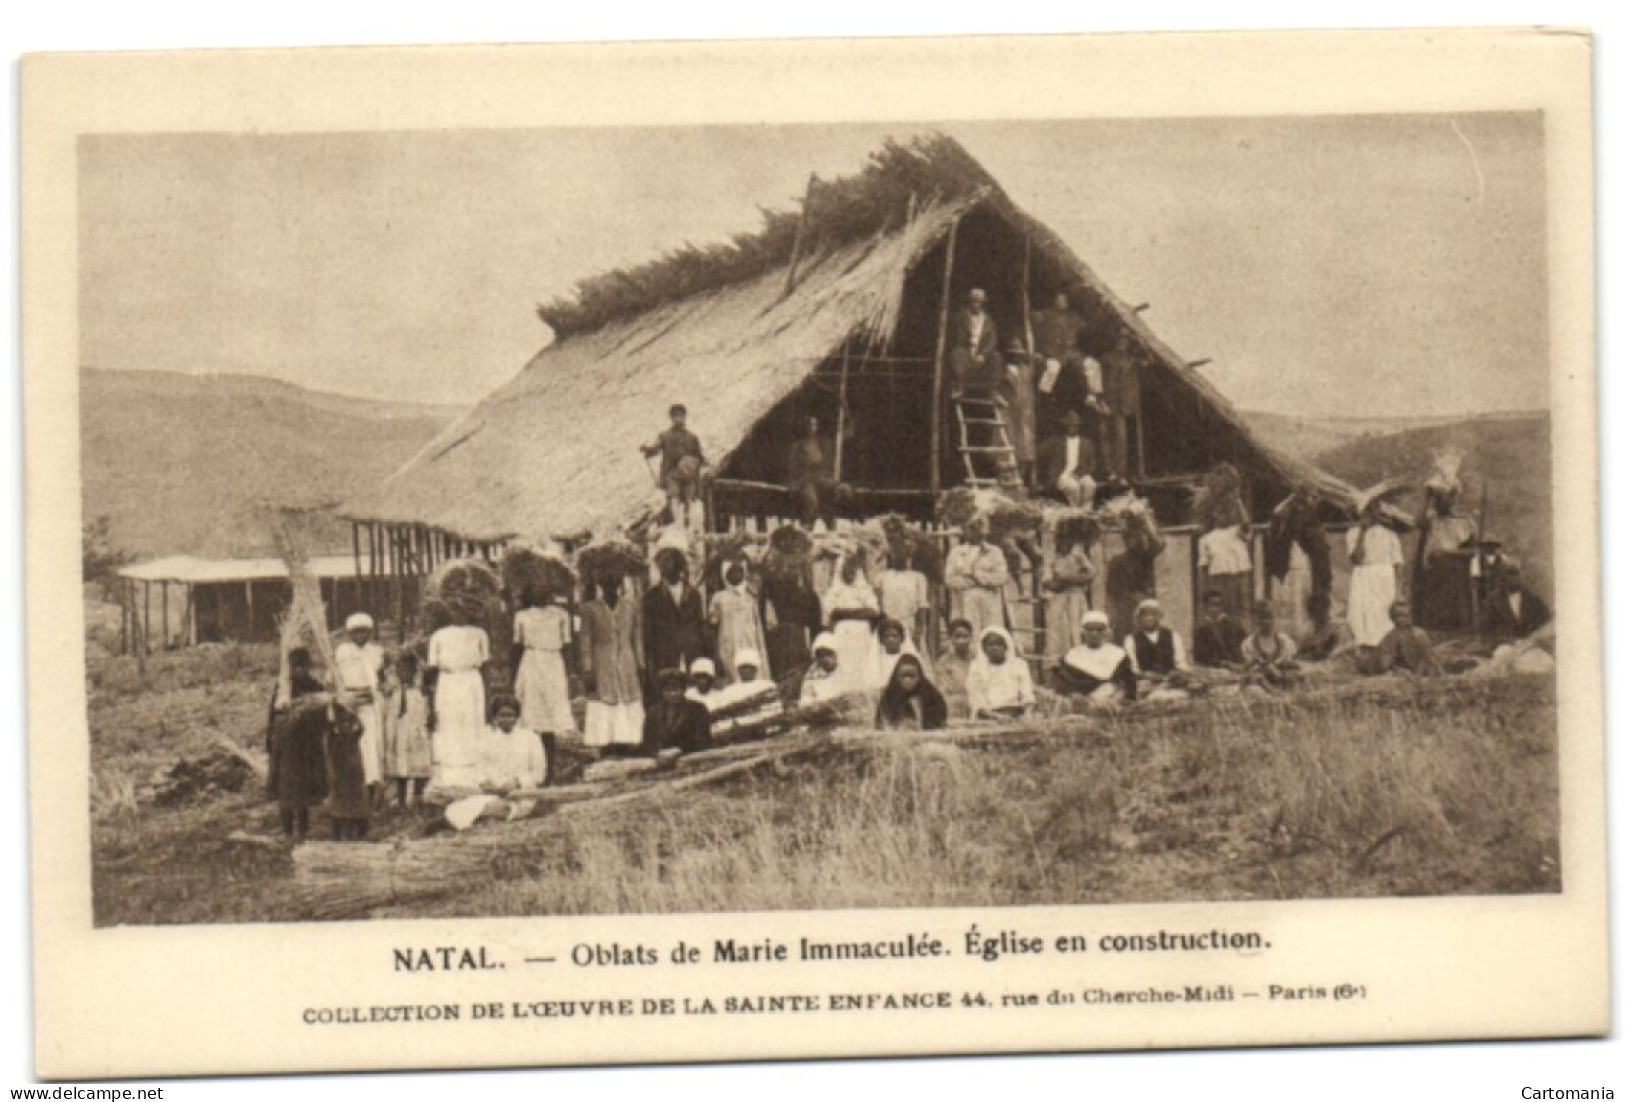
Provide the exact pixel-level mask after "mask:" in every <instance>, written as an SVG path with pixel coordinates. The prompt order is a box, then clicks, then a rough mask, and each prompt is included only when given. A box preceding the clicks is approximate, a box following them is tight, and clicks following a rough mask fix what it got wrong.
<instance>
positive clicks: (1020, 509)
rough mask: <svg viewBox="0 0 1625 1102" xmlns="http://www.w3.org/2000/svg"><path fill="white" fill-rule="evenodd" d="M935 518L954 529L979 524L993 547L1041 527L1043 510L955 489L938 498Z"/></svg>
mask: <svg viewBox="0 0 1625 1102" xmlns="http://www.w3.org/2000/svg"><path fill="white" fill-rule="evenodd" d="M937 517H938V519H940V520H942V521H943V522H944V523H946V524H951V525H953V526H954V527H955V528H963V527H964V526H965V525H967V524H969V523H970V522H971V521H973V520H981V521H983V522H985V523H986V524H987V534H988V538H989V539H990V540H992V541H993V542H994V543H998V542H1000V541H1001V540H1003V539H1004V538H1006V537H1007V536H1025V535H1031V534H1032V533H1033V532H1036V531H1038V530H1039V529H1040V528H1042V527H1043V526H1044V509H1043V507H1042V506H1040V505H1039V504H1038V503H1037V502H1034V501H1019V500H1017V499H1015V498H1013V497H1010V496H1008V495H1006V494H1002V493H1000V492H998V491H997V490H989V489H982V488H972V487H969V486H955V487H954V488H953V489H951V490H948V491H947V492H945V493H944V494H943V495H942V496H941V497H939V498H938V499H937Z"/></svg>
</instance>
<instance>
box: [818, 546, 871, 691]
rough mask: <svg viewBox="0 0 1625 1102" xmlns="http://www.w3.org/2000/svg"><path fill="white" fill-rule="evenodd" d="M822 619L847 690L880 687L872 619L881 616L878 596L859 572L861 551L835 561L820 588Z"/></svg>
mask: <svg viewBox="0 0 1625 1102" xmlns="http://www.w3.org/2000/svg"><path fill="white" fill-rule="evenodd" d="M823 601H824V619H825V622H826V623H827V624H828V625H829V634H830V636H831V637H832V638H833V639H834V642H835V648H836V651H837V653H838V654H839V655H840V663H839V670H840V676H841V680H842V681H843V682H844V683H845V688H846V689H847V690H848V691H859V692H873V691H875V690H877V689H879V688H880V645H879V642H878V641H877V640H876V639H875V623H876V622H877V621H878V620H880V619H881V613H880V598H879V596H878V595H877V594H876V593H875V591H874V587H873V586H871V585H870V584H869V579H868V578H867V577H865V576H864V572H863V555H862V553H861V552H855V551H854V552H851V553H849V554H847V555H844V556H842V558H841V560H840V561H839V562H838V563H836V565H835V576H834V577H833V578H831V579H830V583H829V588H828V589H826V590H824V598H823Z"/></svg>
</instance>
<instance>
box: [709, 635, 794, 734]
mask: <svg viewBox="0 0 1625 1102" xmlns="http://www.w3.org/2000/svg"><path fill="white" fill-rule="evenodd" d="M734 660H735V662H736V669H737V670H738V677H737V678H735V680H734V683H733V684H732V685H728V686H726V687H725V688H721V689H718V690H717V691H716V692H714V693H712V694H710V697H709V698H708V699H707V700H706V702H705V703H706V707H707V708H708V709H709V711H710V714H711V718H712V734H722V733H724V732H727V731H734V730H737V729H739V728H752V729H756V728H762V727H764V726H766V725H768V724H771V723H773V721H774V720H777V719H778V718H779V717H780V716H782V715H784V702H783V701H782V700H780V699H779V687H778V686H777V685H775V684H774V683H773V682H771V681H769V680H767V679H766V678H765V677H762V676H761V675H760V672H759V671H760V670H761V667H762V659H761V656H760V655H759V654H757V653H756V652H755V651H753V650H750V649H746V650H742V651H740V652H739V653H738V654H736V655H735V656H734Z"/></svg>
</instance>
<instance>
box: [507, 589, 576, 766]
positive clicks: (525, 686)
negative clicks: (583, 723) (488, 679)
mask: <svg viewBox="0 0 1625 1102" xmlns="http://www.w3.org/2000/svg"><path fill="white" fill-rule="evenodd" d="M521 604H523V605H524V608H523V609H522V610H521V611H520V613H519V615H517V616H515V617H514V618H513V641H514V645H515V646H518V647H522V648H524V654H523V656H522V657H521V658H520V659H519V671H518V673H516V674H515V675H514V681H513V687H514V695H515V696H517V697H518V698H519V709H520V716H521V718H522V719H523V722H524V725H525V726H526V727H527V728H529V729H530V730H532V731H539V732H545V733H547V734H551V735H574V734H575V729H576V722H575V716H574V715H572V714H571V712H570V682H569V679H568V677H566V676H565V671H564V648H565V647H567V646H569V645H570V614H569V613H568V612H566V611H564V609H562V608H560V607H559V606H558V605H556V604H554V603H553V602H552V600H551V599H550V597H549V595H548V594H547V593H545V592H543V591H542V590H540V589H536V588H527V589H526V590H525V593H524V596H523V598H522V599H521Z"/></svg>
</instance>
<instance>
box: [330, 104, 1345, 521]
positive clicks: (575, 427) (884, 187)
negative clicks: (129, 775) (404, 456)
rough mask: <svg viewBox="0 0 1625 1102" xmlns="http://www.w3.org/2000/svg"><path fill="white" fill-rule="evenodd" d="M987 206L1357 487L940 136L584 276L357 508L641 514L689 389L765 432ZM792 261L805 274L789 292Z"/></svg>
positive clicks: (733, 441) (1324, 480) (708, 424)
mask: <svg viewBox="0 0 1625 1102" xmlns="http://www.w3.org/2000/svg"><path fill="white" fill-rule="evenodd" d="M984 204H987V205H990V206H991V207H992V208H993V210H994V211H995V212H996V213H997V214H998V215H1000V216H1001V217H1002V218H1003V219H1004V220H1005V221H1006V222H1008V223H1009V224H1010V226H1011V228H1012V231H1013V232H1016V233H1025V234H1026V235H1028V237H1029V239H1030V240H1031V242H1032V247H1033V250H1034V253H1035V255H1036V254H1043V255H1044V257H1045V258H1047V260H1048V261H1049V262H1050V264H1051V265H1053V266H1055V267H1057V268H1060V269H1063V270H1065V271H1067V272H1068V273H1069V274H1070V277H1071V278H1072V279H1073V280H1075V281H1076V282H1077V283H1078V284H1081V285H1083V286H1084V287H1087V288H1088V289H1090V291H1091V292H1093V293H1094V294H1096V295H1097V296H1098V297H1099V298H1100V299H1101V301H1102V302H1103V303H1104V304H1106V305H1107V306H1108V307H1109V308H1110V309H1111V310H1112V312H1114V313H1115V314H1116V315H1117V316H1118V318H1120V319H1121V321H1122V322H1123V323H1124V324H1125V325H1127V326H1129V327H1130V328H1131V329H1132V330H1133V332H1134V333H1135V334H1136V335H1137V336H1138V337H1139V338H1140V340H1141V341H1142V342H1143V344H1144V345H1145V347H1146V349H1147V350H1148V351H1149V352H1150V354H1151V355H1152V357H1153V358H1154V359H1155V361H1156V363H1155V365H1154V366H1156V367H1160V368H1162V369H1163V370H1164V371H1166V372H1167V373H1169V375H1170V377H1171V378H1173V379H1175V380H1176V381H1177V384H1178V385H1180V386H1184V387H1187V388H1189V390H1190V391H1192V392H1193V394H1194V396H1195V397H1196V398H1198V399H1199V401H1200V402H1201V404H1202V405H1203V407H1204V408H1205V409H1208V410H1211V412H1212V414H1213V416H1214V420H1215V422H1216V423H1217V426H1218V427H1220V428H1222V429H1225V430H1229V431H1233V432H1236V433H1239V434H1241V435H1242V436H1244V437H1245V439H1246V442H1247V444H1248V446H1249V447H1250V448H1251V449H1253V450H1254V451H1255V452H1256V453H1258V454H1259V456H1260V458H1261V459H1262V461H1263V462H1264V463H1265V464H1267V465H1268V466H1269V467H1271V468H1272V469H1273V470H1274V471H1276V472H1277V473H1279V474H1280V476H1281V478H1282V479H1283V481H1288V482H1294V481H1305V480H1307V481H1310V482H1313V483H1315V484H1316V485H1319V486H1321V488H1322V489H1323V491H1324V492H1326V493H1327V494H1329V495H1330V496H1331V497H1333V498H1334V499H1337V500H1345V499H1346V497H1347V493H1348V488H1347V487H1346V486H1343V485H1342V484H1341V483H1340V482H1337V480H1335V479H1331V478H1330V476H1327V475H1325V474H1323V473H1322V472H1320V471H1318V470H1316V469H1315V468H1313V467H1312V466H1310V465H1308V464H1305V463H1302V462H1300V461H1297V460H1294V459H1292V458H1290V457H1288V456H1286V455H1284V454H1282V453H1279V452H1276V451H1274V450H1273V449H1270V448H1268V447H1266V446H1265V445H1264V444H1262V443H1261V442H1260V441H1259V440H1258V439H1257V438H1256V437H1254V436H1253V435H1252V434H1251V432H1250V431H1249V430H1248V429H1247V428H1246V426H1245V424H1243V422H1242V420H1241V418H1240V416H1239V414H1237V412H1236V411H1235V410H1234V408H1233V407H1231V405H1230V404H1229V402H1228V401H1226V400H1225V399H1224V397H1223V396H1222V395H1220V394H1219V392H1218V391H1217V390H1216V389H1215V388H1214V387H1213V386H1212V385H1211V384H1210V383H1209V382H1207V381H1206V380H1205V379H1202V378H1201V377H1200V376H1199V375H1198V374H1197V373H1196V372H1195V371H1193V370H1190V369H1189V368H1187V367H1186V366H1185V362H1184V361H1183V360H1182V359H1181V358H1180V357H1179V356H1177V355H1176V354H1175V353H1174V352H1173V351H1172V350H1171V349H1169V348H1168V347H1167V346H1166V345H1164V344H1162V342H1161V341H1159V340H1158V339H1157V338H1156V336H1155V335H1154V334H1153V333H1151V331H1150V330H1149V329H1148V328H1146V326H1145V325H1144V323H1143V322H1142V321H1141V319H1140V318H1139V316H1138V315H1137V314H1136V313H1135V312H1134V311H1133V310H1132V309H1130V308H1129V307H1128V305H1127V304H1126V303H1124V302H1123V301H1122V300H1120V299H1118V298H1117V297H1116V296H1115V295H1113V294H1112V292H1111V291H1110V290H1109V289H1108V288H1107V287H1106V286H1105V285H1104V284H1103V283H1101V281H1100V280H1099V278H1098V277H1096V276H1095V274H1094V273H1093V272H1092V271H1091V270H1090V269H1089V268H1088V266H1087V265H1085V264H1084V263H1083V262H1082V261H1081V260H1079V259H1078V257H1077V256H1076V255H1075V254H1074V253H1073V252H1072V251H1071V249H1069V248H1068V247H1067V246H1066V244H1065V243H1064V242H1062V241H1061V240H1060V239H1059V238H1058V237H1056V236H1055V234H1054V233H1052V232H1051V231H1050V230H1049V229H1048V228H1047V227H1045V226H1043V225H1042V224H1040V223H1039V222H1037V221H1036V220H1034V219H1032V218H1030V217H1029V216H1028V215H1027V214H1026V213H1025V212H1023V211H1021V210H1020V209H1019V208H1018V207H1017V206H1016V205H1015V204H1014V203H1013V202H1011V200H1010V199H1009V197H1008V196H1007V195H1005V194H1004V192H1003V190H1002V189H1001V188H1000V187H999V186H998V184H997V182H996V181H994V180H993V178H992V177H991V176H989V175H988V174H987V172H986V170H984V169H983V168H982V167H981V165H980V164H978V163H977V162H976V160H975V159H974V158H972V157H971V156H970V154H969V153H967V152H966V151H965V150H964V148H963V147H961V146H960V145H959V144H958V143H957V142H955V141H953V140H952V139H950V138H946V137H942V136H933V137H930V138H925V139H921V140H918V141H915V142H914V143H911V144H909V145H901V144H898V143H895V142H888V143H887V145H886V146H885V147H884V148H883V149H881V150H880V151H879V152H877V153H876V154H874V155H873V156H872V158H871V161H870V164H869V166H868V167H867V168H866V169H865V170H864V171H863V172H862V173H860V174H858V175H857V176H854V177H850V178H846V179H842V180H837V181H832V182H828V183H822V184H819V185H818V186H817V187H816V188H814V189H812V190H811V192H810V200H809V210H810V217H809V218H808V220H807V224H808V225H809V226H812V227H814V229H812V230H811V231H810V232H809V233H808V234H807V236H808V237H810V238H811V240H802V241H801V242H800V243H799V251H798V244H797V242H796V223H797V221H798V219H797V218H796V217H795V216H792V215H783V214H768V215H766V225H765V226H764V228H763V229H762V231H761V232H760V233H758V234H755V235H751V236H745V237H737V238H735V239H734V241H733V242H732V243H731V244H729V245H725V246H718V247H715V248H711V249H698V248H692V247H690V248H685V249H683V250H681V251H679V252H676V253H672V254H668V255H667V256H665V257H662V258H660V259H658V260H656V261H654V262H652V263H650V264H646V265H644V266H642V267H640V268H635V269H631V270H629V271H624V272H616V273H610V274H607V275H602V276H596V277H593V278H591V279H588V280H585V281H583V282H582V283H581V284H580V285H579V286H578V288H577V292H576V295H575V296H574V297H573V298H571V299H569V300H565V301H558V302H553V303H549V304H545V305H543V306H541V307H540V308H539V310H538V312H539V313H540V314H541V316H542V318H543V319H544V320H545V321H547V322H548V324H549V325H551V326H552V327H553V329H554V331H555V333H556V340H555V341H554V343H553V344H551V345H549V346H548V347H546V348H544V349H543V350H542V351H541V352H540V353H539V354H538V355H537V356H536V357H535V358H534V359H533V360H531V362H530V363H529V364H528V365H527V366H526V367H525V369H524V370H523V371H521V372H520V373H519V374H518V376H516V377H515V378H514V379H513V380H512V381H511V382H509V383H508V384H506V385H505V386H502V387H500V388H498V389H497V390H496V391H494V392H493V393H492V394H491V395H490V396H489V397H487V398H486V399H485V400H484V401H482V402H481V403H480V404H479V405H478V406H477V407H475V408H474V409H473V410H472V411H471V412H470V413H469V414H467V415H466V416H465V417H463V418H462V419H461V420H459V421H457V422H456V423H454V424H453V425H452V426H450V427H449V428H448V429H446V430H445V431H444V432H443V433H441V434H440V436H439V437H437V438H436V439H435V440H434V441H432V442H431V443H430V444H429V446H428V447H426V448H424V449H423V451H422V452H420V453H419V454H418V455H417V456H416V457H414V458H413V459H412V460H411V461H410V462H408V463H407V464H406V465H405V466H404V467H402V468H401V469H400V470H399V471H398V472H396V474H394V475H393V476H392V477H391V478H390V479H388V481H386V482H385V483H384V485H383V486H382V487H381V488H380V489H379V490H378V491H377V492H376V493H374V494H371V495H367V496H365V497H363V498H361V499H359V500H357V501H354V502H351V503H349V505H347V506H346V508H345V510H344V512H345V514H346V515H348V516H350V517H352V518H355V519H360V520H371V521H382V522H386V523H413V524H424V525H428V526H430V527H434V528H440V529H443V530H445V531H448V532H452V533H455V534H457V535H459V536H462V537H465V538H471V539H499V538H505V537H512V536H525V537H532V538H538V537H544V536H553V537H558V538H562V537H570V536H575V535H578V534H582V533H588V532H600V533H601V532H604V531H606V530H608V529H611V528H614V527H617V526H621V525H625V524H628V523H631V522H633V521H635V520H637V519H639V518H640V517H642V516H645V515H647V514H648V513H649V512H651V511H652V510H654V509H658V508H659V507H660V505H661V504H662V503H663V499H662V495H661V494H660V493H659V492H658V490H657V489H656V487H655V485H654V478H653V475H652V473H651V469H650V466H649V465H647V464H646V463H645V461H644V460H643V459H642V457H641V456H640V454H639V452H638V445H639V444H642V443H644V442H647V441H649V440H651V439H652V438H653V436H654V435H655V433H656V432H658V431H659V430H660V429H661V428H662V427H664V425H665V423H666V409H667V406H668V405H670V404H671V402H673V401H685V402H687V404H688V405H689V406H690V407H691V409H693V411H694V417H693V421H692V426H691V427H692V428H693V429H694V430H695V431H696V432H697V433H698V434H699V436H700V438H701V440H702V441H703V442H704V444H705V446H706V448H707V459H708V460H709V461H710V462H711V464H712V465H713V467H716V466H720V465H721V463H722V461H723V460H724V459H725V458H726V457H727V455H728V454H729V453H730V452H731V451H732V450H733V449H734V448H735V447H737V446H738V445H739V444H740V442H742V441H743V440H744V439H745V437H746V435H747V434H748V433H749V432H750V430H751V428H752V427H753V426H754V425H755V424H756V423H757V422H758V421H759V420H760V419H761V418H762V417H764V416H765V415H766V414H767V413H768V412H769V411H770V410H772V409H773V408H774V407H775V406H776V405H777V404H778V403H779V402H781V401H782V400H784V399H785V398H786V397H788V396H789V395H790V394H791V393H792V392H794V391H795V390H796V389H797V388H798V387H800V386H801V385H802V384H803V383H804V382H805V381H806V380H807V377H808V376H809V375H810V374H811V373H812V372H813V371H814V369H815V368H817V366H818V365H819V364H820V363H821V362H823V361H824V360H825V359H827V358H828V357H829V356H830V355H831V354H832V353H834V352H836V351H837V350H838V349H839V348H840V346H841V345H842V344H843V342H845V341H846V340H847V339H848V338H850V337H854V336H856V337H860V338H863V339H866V340H869V341H872V342H876V343H884V342H885V341H887V340H889V339H890V337H891V335H892V332H893V329H894V327H895V325H896V323H897V319H898V316H899V313H900V309H901V304H902V295H903V288H904V281H905V278H906V277H907V275H908V273H909V271H910V269H911V268H912V267H913V266H914V265H915V264H916V263H917V262H918V261H919V260H920V259H921V258H922V257H924V255H925V254H926V253H927V252H929V251H930V250H931V249H932V248H933V247H934V246H936V245H937V243H938V242H939V241H941V240H942V238H943V237H944V236H945V235H946V234H947V232H948V229H949V227H950V226H951V225H953V224H954V223H955V222H956V221H957V220H959V219H960V218H962V217H963V216H965V215H966V214H968V213H970V212H971V211H972V210H973V209H976V208H978V207H980V206H982V205H984ZM792 260H794V263H795V280H794V283H793V286H792V287H791V289H790V290H788V292H787V291H786V285H787V275H788V273H789V269H790V266H791V264H792Z"/></svg>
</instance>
